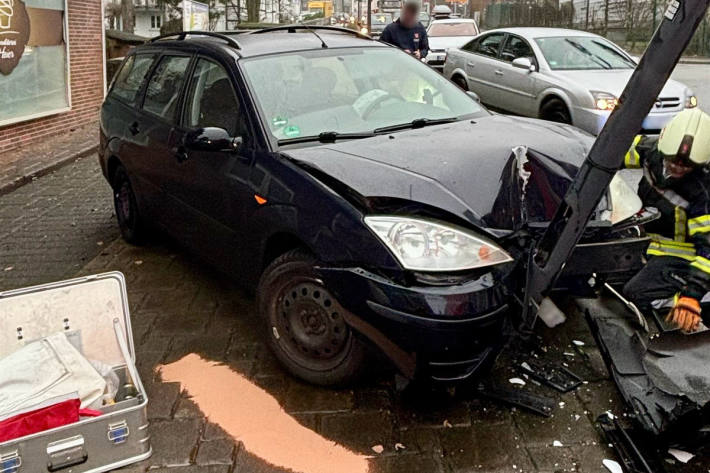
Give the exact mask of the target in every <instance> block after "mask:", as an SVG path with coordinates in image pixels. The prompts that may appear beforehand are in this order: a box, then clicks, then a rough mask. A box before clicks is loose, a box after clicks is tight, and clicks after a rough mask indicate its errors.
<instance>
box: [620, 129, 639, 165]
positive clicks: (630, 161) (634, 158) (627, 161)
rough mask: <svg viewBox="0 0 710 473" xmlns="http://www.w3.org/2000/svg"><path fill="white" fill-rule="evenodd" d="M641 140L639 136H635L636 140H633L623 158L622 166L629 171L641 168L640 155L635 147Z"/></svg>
mask: <svg viewBox="0 0 710 473" xmlns="http://www.w3.org/2000/svg"><path fill="white" fill-rule="evenodd" d="M641 138H643V136H641V135H637V136H636V138H634V142H633V144H632V145H631V148H629V151H628V152H627V153H626V156H624V166H626V167H627V168H629V169H638V168H640V167H641V155H640V154H639V152H638V151H636V146H637V145H638V144H639V142H640V141H641Z"/></svg>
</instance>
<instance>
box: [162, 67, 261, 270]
mask: <svg viewBox="0 0 710 473" xmlns="http://www.w3.org/2000/svg"><path fill="white" fill-rule="evenodd" d="M236 80H237V76H236V75H234V74H233V73H232V71H230V70H229V69H228V68H227V67H225V65H224V64H222V63H221V62H220V60H218V59H216V58H211V57H205V56H198V57H197V59H196V63H195V67H194V69H193V70H192V72H191V74H190V80H189V83H188V86H187V88H186V90H185V98H184V107H183V113H182V118H181V120H180V125H179V127H177V128H176V129H175V132H174V134H173V136H172V139H171V146H172V152H173V154H174V155H175V156H176V157H178V158H179V159H173V160H172V161H171V163H170V167H171V169H172V171H171V176H172V179H171V182H170V185H169V188H168V194H169V196H170V198H171V200H173V201H174V205H175V207H176V208H177V207H180V208H182V209H184V210H185V213H184V214H183V216H182V218H181V219H180V221H179V222H176V223H177V225H175V227H176V230H177V233H178V236H179V238H180V239H181V240H182V241H184V242H186V243H188V244H189V245H190V246H191V247H193V248H194V249H195V250H196V251H197V252H199V253H201V254H202V256H203V257H205V258H207V259H209V260H210V261H211V262H212V263H213V264H216V265H217V266H220V267H222V268H225V269H231V267H232V266H233V263H234V262H235V261H237V260H239V252H240V250H241V248H242V246H243V245H242V244H241V242H242V241H243V235H242V232H243V231H245V222H244V215H245V213H244V209H245V206H246V205H251V206H253V205H254V202H255V197H254V192H253V191H252V190H251V187H250V186H249V184H248V179H249V174H250V171H251V165H252V163H253V159H254V152H253V149H254V140H253V133H252V131H251V128H250V127H249V125H248V120H247V118H246V115H245V114H244V113H243V111H244V106H243V101H242V98H241V96H240V94H239V93H238V90H239V89H238V88H237V87H235V84H236ZM207 127H212V128H221V129H223V130H226V131H227V133H228V134H229V136H231V137H233V138H236V139H238V140H240V141H241V143H240V144H239V146H238V147H237V148H236V150H230V151H226V150H225V151H198V150H194V149H189V148H188V147H187V146H185V137H186V135H187V134H189V133H194V132H195V131H196V130H199V129H202V128H207Z"/></svg>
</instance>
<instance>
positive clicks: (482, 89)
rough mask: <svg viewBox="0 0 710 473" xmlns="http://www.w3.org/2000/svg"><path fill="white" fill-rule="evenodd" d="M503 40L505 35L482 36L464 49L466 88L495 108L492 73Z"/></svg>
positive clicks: (494, 89)
mask: <svg viewBox="0 0 710 473" xmlns="http://www.w3.org/2000/svg"><path fill="white" fill-rule="evenodd" d="M504 39H505V33H502V32H494V33H489V34H486V35H483V36H481V37H479V38H477V39H476V40H474V41H472V42H470V43H468V44H467V45H466V46H465V49H462V50H463V51H464V52H465V56H466V57H465V62H464V68H465V70H466V78H467V82H468V88H469V89H470V90H472V91H473V92H476V93H477V94H478V96H479V97H480V98H481V101H482V102H483V103H485V104H488V105H492V106H495V101H496V87H495V81H496V76H495V74H494V71H495V70H496V68H497V67H498V65H499V64H498V63H499V60H498V53H499V52H500V47H501V45H502V43H503V40H504Z"/></svg>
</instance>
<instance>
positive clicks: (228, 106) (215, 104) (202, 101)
mask: <svg viewBox="0 0 710 473" xmlns="http://www.w3.org/2000/svg"><path fill="white" fill-rule="evenodd" d="M240 109H241V107H240V106H239V100H238V99H237V94H236V93H235V91H234V87H233V86H232V81H231V79H230V78H229V75H228V74H227V71H226V70H225V69H224V67H222V66H221V65H219V64H217V63H216V62H213V61H210V60H208V59H199V60H198V61H197V65H196V66H195V71H194V72H193V73H192V80H191V81H190V90H189V92H188V95H187V105H186V108H185V124H186V125H187V126H188V127H190V128H207V127H216V128H222V129H224V130H227V133H229V134H230V136H244V134H245V131H246V129H245V126H244V125H243V120H242V114H241V113H240Z"/></svg>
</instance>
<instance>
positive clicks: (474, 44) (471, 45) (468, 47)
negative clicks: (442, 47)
mask: <svg viewBox="0 0 710 473" xmlns="http://www.w3.org/2000/svg"><path fill="white" fill-rule="evenodd" d="M478 41H479V40H478V39H474V40H472V41H469V42H468V43H466V44H464V45H463V46H461V49H462V50H464V51H468V52H469V53H473V52H476V50H477V49H478Z"/></svg>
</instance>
